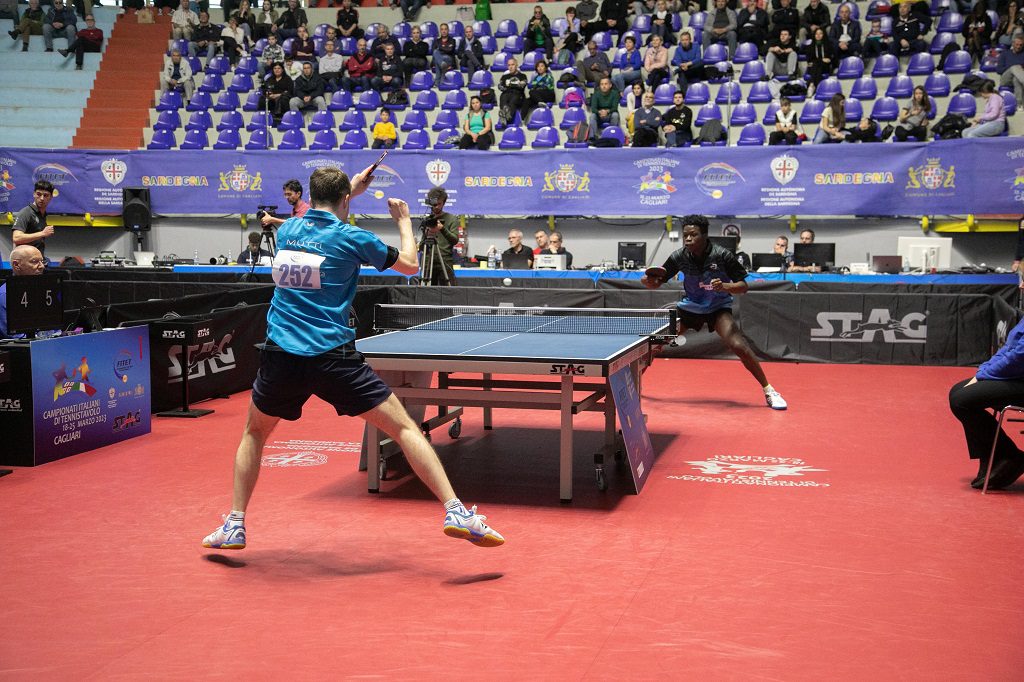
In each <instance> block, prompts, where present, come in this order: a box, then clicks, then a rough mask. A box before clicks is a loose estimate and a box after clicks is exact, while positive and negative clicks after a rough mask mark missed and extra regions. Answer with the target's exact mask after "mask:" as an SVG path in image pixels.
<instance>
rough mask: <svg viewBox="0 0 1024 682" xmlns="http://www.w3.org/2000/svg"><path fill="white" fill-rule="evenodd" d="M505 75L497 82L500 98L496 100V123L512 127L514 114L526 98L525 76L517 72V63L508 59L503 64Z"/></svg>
mask: <svg viewBox="0 0 1024 682" xmlns="http://www.w3.org/2000/svg"><path fill="white" fill-rule="evenodd" d="M505 69H506V70H505V73H504V74H502V76H501V80H499V81H498V90H500V91H501V97H500V98H499V99H498V121H499V122H500V123H501V124H502V125H506V126H507V125H512V121H513V120H514V119H515V116H516V112H517V111H518V110H519V108H520V107H522V106H523V99H524V98H525V97H526V74H524V73H523V72H522V71H520V70H519V62H518V61H516V60H515V59H514V58H512V57H510V58H509V59H508V61H507V62H505Z"/></svg>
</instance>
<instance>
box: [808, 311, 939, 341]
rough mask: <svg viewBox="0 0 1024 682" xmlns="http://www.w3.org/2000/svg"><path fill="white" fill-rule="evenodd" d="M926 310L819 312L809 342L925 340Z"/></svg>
mask: <svg viewBox="0 0 1024 682" xmlns="http://www.w3.org/2000/svg"><path fill="white" fill-rule="evenodd" d="M927 320H928V313H927V312H924V313H907V314H906V315H904V316H903V317H898V318H897V317H893V316H892V313H891V312H890V311H889V310H887V309H886V308H874V309H872V310H871V312H869V313H868V314H867V316H866V318H865V315H864V313H861V312H850V313H837V312H834V311H825V312H820V313H818V317H817V323H818V326H817V327H815V328H814V329H812V330H811V341H825V342H829V343H875V342H876V341H877V340H878V339H877V337H878V336H881V341H882V343H925V342H927V340H928V325H927Z"/></svg>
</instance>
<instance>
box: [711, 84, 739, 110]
mask: <svg viewBox="0 0 1024 682" xmlns="http://www.w3.org/2000/svg"><path fill="white" fill-rule="evenodd" d="M742 99H743V93H742V92H741V91H740V84H739V83H737V82H736V81H727V82H725V83H722V85H721V86H720V87H719V88H718V94H716V95H715V103H716V104H730V103H731V104H736V103H737V102H739V101H741V100H742Z"/></svg>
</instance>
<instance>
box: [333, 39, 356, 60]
mask: <svg viewBox="0 0 1024 682" xmlns="http://www.w3.org/2000/svg"><path fill="white" fill-rule="evenodd" d="M358 42H359V41H358V40H356V39H355V38H351V37H345V38H338V44H337V45H336V46H335V47H337V48H338V52H339V53H340V54H341V55H342V56H344V57H351V56H352V55H354V54H355V53H356V43H358Z"/></svg>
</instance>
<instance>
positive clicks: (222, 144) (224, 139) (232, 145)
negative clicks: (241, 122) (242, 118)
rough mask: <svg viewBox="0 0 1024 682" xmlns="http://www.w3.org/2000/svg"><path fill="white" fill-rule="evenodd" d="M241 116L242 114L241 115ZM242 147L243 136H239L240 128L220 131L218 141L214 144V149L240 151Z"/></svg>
mask: <svg viewBox="0 0 1024 682" xmlns="http://www.w3.org/2000/svg"><path fill="white" fill-rule="evenodd" d="M239 115H240V114H239ZM241 146H242V136H241V135H239V134H238V128H225V129H224V130H221V131H220V134H219V135H218V136H217V141H216V142H214V143H213V148H214V149H229V150H230V149H238V148H239V147H241Z"/></svg>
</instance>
